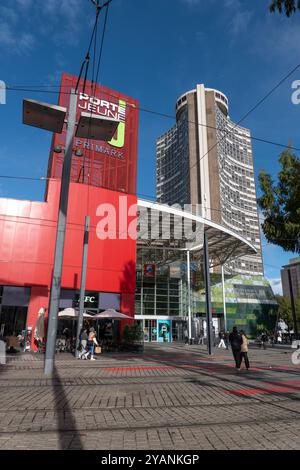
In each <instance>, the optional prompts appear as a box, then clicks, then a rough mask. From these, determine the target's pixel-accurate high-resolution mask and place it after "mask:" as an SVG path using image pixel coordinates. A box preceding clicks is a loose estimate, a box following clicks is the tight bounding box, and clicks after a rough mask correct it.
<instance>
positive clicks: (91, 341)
mask: <svg viewBox="0 0 300 470" xmlns="http://www.w3.org/2000/svg"><path fill="white" fill-rule="evenodd" d="M95 345H96V346H98V341H97V338H96V332H95V329H94V328H91V329H90V332H89V336H88V340H87V347H88V352H87V353H86V354H85V355H84V357H85V359H87V358H88V356H89V355H90V356H91V357H90V360H91V361H95V360H96V359H95V358H94V350H95Z"/></svg>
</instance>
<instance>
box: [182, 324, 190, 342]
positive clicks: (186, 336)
mask: <svg viewBox="0 0 300 470" xmlns="http://www.w3.org/2000/svg"><path fill="white" fill-rule="evenodd" d="M183 335H184V344H185V345H187V344H189V333H188V330H187V328H185V329H184V331H183Z"/></svg>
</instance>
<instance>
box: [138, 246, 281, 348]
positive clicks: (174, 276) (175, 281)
mask: <svg viewBox="0 0 300 470" xmlns="http://www.w3.org/2000/svg"><path fill="white" fill-rule="evenodd" d="M148 265H151V266H154V267H155V268H154V269H152V270H151V271H150V270H147V269H145V267H147V266H148ZM190 268H191V273H190V274H191V275H190V278H191V284H190V287H191V312H192V336H193V337H197V336H199V334H200V330H201V329H203V330H204V333H205V331H206V310H205V284H204V276H203V269H202V263H201V262H200V261H199V260H198V259H197V258H196V257H194V258H193V257H191V263H190ZM210 276H211V300H212V313H213V322H214V327H215V334H217V333H218V331H219V330H220V329H223V328H224V326H225V325H224V307H223V289H222V282H221V274H218V273H211V275H210ZM225 298H226V312H227V329H230V330H231V329H232V327H233V326H237V327H238V328H241V329H244V330H245V331H246V333H247V334H248V335H249V336H255V334H256V328H257V325H260V324H263V325H265V326H267V327H268V328H269V329H270V330H271V329H272V328H273V327H274V325H275V321H276V312H277V303H276V301H275V298H274V295H273V292H272V289H271V287H270V285H269V283H268V281H266V280H265V279H264V278H263V276H245V275H226V276H225ZM135 318H136V319H137V320H139V321H140V322H141V324H142V327H143V330H144V339H145V341H157V342H161V341H183V339H184V338H183V330H184V328H185V326H186V325H187V322H188V285H187V260H186V253H185V252H178V251H172V250H168V249H154V248H139V250H138V260H137V283H136V302H135ZM167 320H168V321H170V323H169V329H170V331H169V332H167V333H168V334H166V333H164V334H160V322H161V321H162V322H166V321H167ZM164 328H167V327H166V325H164Z"/></svg>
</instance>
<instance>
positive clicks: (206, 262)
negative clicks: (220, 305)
mask: <svg viewBox="0 0 300 470" xmlns="http://www.w3.org/2000/svg"><path fill="white" fill-rule="evenodd" d="M203 250H204V281H205V305H206V324H207V350H208V354H209V355H212V354H213V347H214V345H213V335H212V310H211V290H210V275H209V253H208V238H207V234H206V232H204V240H203Z"/></svg>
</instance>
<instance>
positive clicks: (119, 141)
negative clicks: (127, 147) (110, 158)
mask: <svg viewBox="0 0 300 470" xmlns="http://www.w3.org/2000/svg"><path fill="white" fill-rule="evenodd" d="M119 106H120V108H123V109H124V117H125V111H126V102H125V101H123V100H119ZM122 114H123V113H122ZM108 143H109V144H110V145H113V146H114V147H118V148H122V147H124V143H125V122H120V124H119V125H118V129H117V137H116V138H115V137H113V138H112V139H111V140H110V141H109V142H108Z"/></svg>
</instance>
